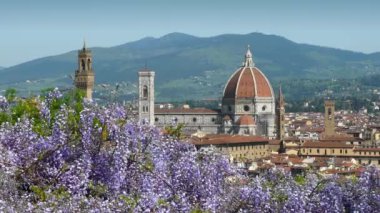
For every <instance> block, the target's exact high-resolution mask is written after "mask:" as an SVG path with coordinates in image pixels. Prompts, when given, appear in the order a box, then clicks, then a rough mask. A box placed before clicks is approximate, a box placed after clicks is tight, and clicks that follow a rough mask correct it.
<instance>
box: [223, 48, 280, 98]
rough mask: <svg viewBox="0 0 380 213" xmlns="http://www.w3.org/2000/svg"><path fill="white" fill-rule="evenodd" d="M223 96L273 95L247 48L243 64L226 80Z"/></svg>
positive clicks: (253, 96)
mask: <svg viewBox="0 0 380 213" xmlns="http://www.w3.org/2000/svg"><path fill="white" fill-rule="evenodd" d="M223 97H224V98H255V97H273V91H272V87H271V85H270V83H269V81H268V79H267V78H266V77H265V75H264V74H263V73H262V72H261V71H260V70H259V69H258V68H257V67H255V65H254V63H253V60H252V54H251V51H250V50H249V49H248V51H247V53H246V55H245V62H244V65H243V66H242V67H240V68H239V69H238V70H236V71H235V73H234V74H233V75H232V76H231V77H230V79H229V80H228V82H227V84H226V87H225V88H224V94H223Z"/></svg>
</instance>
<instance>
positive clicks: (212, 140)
mask: <svg viewBox="0 0 380 213" xmlns="http://www.w3.org/2000/svg"><path fill="white" fill-rule="evenodd" d="M190 141H191V143H192V144H195V145H211V144H214V145H217V144H218V145H221V144H240V143H260V142H262V143H268V141H269V140H268V139H267V138H264V137H260V136H243V135H224V134H215V135H214V134H210V135H206V136H205V137H202V138H198V137H192V138H191V139H190Z"/></svg>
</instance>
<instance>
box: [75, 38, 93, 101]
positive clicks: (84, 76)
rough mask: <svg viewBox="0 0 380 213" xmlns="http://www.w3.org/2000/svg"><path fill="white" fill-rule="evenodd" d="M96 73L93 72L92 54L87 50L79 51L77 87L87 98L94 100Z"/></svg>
mask: <svg viewBox="0 0 380 213" xmlns="http://www.w3.org/2000/svg"><path fill="white" fill-rule="evenodd" d="M94 80H95V76H94V71H93V70H92V53H91V50H89V49H87V48H86V43H84V44H83V48H82V49H81V50H79V51H78V69H77V70H76V71H75V87H76V88H77V89H80V90H83V91H84V92H85V98H87V99H92V92H93V89H94Z"/></svg>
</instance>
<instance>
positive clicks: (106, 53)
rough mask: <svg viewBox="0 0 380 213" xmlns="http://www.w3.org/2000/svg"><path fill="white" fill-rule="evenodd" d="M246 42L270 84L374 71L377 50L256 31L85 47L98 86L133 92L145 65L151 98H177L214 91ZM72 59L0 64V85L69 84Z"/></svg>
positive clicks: (70, 55)
mask: <svg viewBox="0 0 380 213" xmlns="http://www.w3.org/2000/svg"><path fill="white" fill-rule="evenodd" d="M247 45H250V47H251V51H252V52H253V57H254V62H255V64H256V66H257V67H259V68H260V69H261V70H262V71H263V72H264V73H265V74H266V76H267V77H268V78H269V79H270V80H271V81H272V82H273V84H277V83H278V82H279V81H284V80H290V79H331V78H358V77H362V76H369V75H372V74H379V73H380V53H372V54H364V53H360V52H353V51H347V50H340V49H334V48H328V47H321V46H315V45H309V44H300V43H296V42H293V41H290V40H288V39H286V38H284V37H281V36H277V35H266V34H262V33H250V34H244V35H238V34H223V35H218V36H213V37H207V38H203V37H195V36H192V35H187V34H183V33H170V34H167V35H165V36H162V37H160V38H153V37H146V38H143V39H141V40H138V41H134V42H129V43H125V44H122V45H119V46H114V47H109V48H100V47H94V48H91V50H92V52H93V61H94V65H93V67H94V70H95V73H96V84H97V85H101V84H110V85H113V84H116V83H119V84H123V85H125V87H123V91H121V92H127V91H129V90H133V91H135V90H136V85H135V84H136V82H137V71H138V70H140V69H141V68H144V67H148V68H150V69H152V70H154V71H156V89H157V97H158V99H161V100H181V99H184V97H186V98H187V99H202V98H218V97H220V96H221V95H222V94H221V93H222V90H223V87H224V84H225V83H226V81H227V80H228V78H229V76H230V75H231V74H232V73H233V72H234V71H235V70H236V69H237V68H238V67H239V66H240V65H241V63H242V61H243V59H244V54H245V52H246V49H247ZM80 48H81V47H78V49H80ZM76 60H77V51H76V50H74V51H71V52H67V53H64V54H60V55H55V56H49V57H44V58H40V59H36V60H32V61H28V62H25V63H22V64H19V65H16V66H12V67H8V68H4V69H1V68H0V69H1V71H0V73H1V76H2V77H1V78H0V89H5V88H9V87H15V88H16V89H19V90H23V91H36V90H39V89H42V88H46V87H55V86H59V87H70V86H71V85H72V81H71V79H70V78H69V77H68V76H69V75H70V74H73V73H74V70H75V69H76V66H77V61H76ZM131 85H132V86H131ZM98 89H99V90H101V88H98Z"/></svg>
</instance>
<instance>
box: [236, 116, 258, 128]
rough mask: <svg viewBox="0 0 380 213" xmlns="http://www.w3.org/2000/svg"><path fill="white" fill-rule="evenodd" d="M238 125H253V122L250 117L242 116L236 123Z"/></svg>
mask: <svg viewBox="0 0 380 213" xmlns="http://www.w3.org/2000/svg"><path fill="white" fill-rule="evenodd" d="M237 124H238V125H243V126H248V125H255V120H254V119H253V117H252V116H250V115H243V116H241V117H240V118H239V120H238V121H237Z"/></svg>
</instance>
